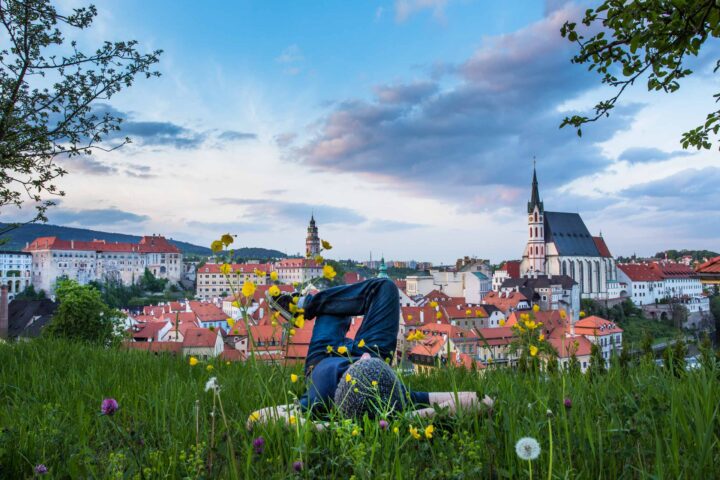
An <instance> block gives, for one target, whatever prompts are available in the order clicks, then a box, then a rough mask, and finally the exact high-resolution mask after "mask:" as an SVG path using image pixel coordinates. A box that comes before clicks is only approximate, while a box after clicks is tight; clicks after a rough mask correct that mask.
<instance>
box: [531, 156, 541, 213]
mask: <svg viewBox="0 0 720 480" xmlns="http://www.w3.org/2000/svg"><path fill="white" fill-rule="evenodd" d="M536 205H537V206H538V208H539V209H540V213H542V212H543V202H541V201H540V192H539V190H538V181H537V172H536V171H535V159H534V158H533V179H532V193H531V194H530V201H529V202H528V213H532V212H533V210H535V206H536Z"/></svg>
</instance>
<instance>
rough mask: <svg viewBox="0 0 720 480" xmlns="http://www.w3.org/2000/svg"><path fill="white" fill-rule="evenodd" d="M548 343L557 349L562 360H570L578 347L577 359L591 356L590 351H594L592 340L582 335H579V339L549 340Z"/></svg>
mask: <svg viewBox="0 0 720 480" xmlns="http://www.w3.org/2000/svg"><path fill="white" fill-rule="evenodd" d="M547 342H548V343H550V344H551V345H552V346H553V347H555V350H557V352H558V356H559V357H560V358H569V357H570V356H571V354H572V352H573V350H574V349H575V347H576V346H577V350H575V356H576V357H582V356H585V355H590V350H591V349H592V343H591V342H590V340H588V339H587V338H585V337H583V336H582V335H578V336H577V337H562V338H548V339H547Z"/></svg>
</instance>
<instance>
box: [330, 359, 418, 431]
mask: <svg viewBox="0 0 720 480" xmlns="http://www.w3.org/2000/svg"><path fill="white" fill-rule="evenodd" d="M348 375H349V377H348ZM348 380H349V381H348ZM373 382H377V384H375V385H374V384H373ZM404 393H405V389H404V388H403V386H402V383H401V382H400V379H399V378H398V376H397V375H396V374H395V372H394V371H393V369H392V368H390V367H389V366H388V365H387V364H386V363H385V362H384V361H382V360H381V359H379V358H364V359H361V360H358V361H356V362H355V363H353V364H352V365H350V368H348V369H347V372H346V374H345V375H344V376H343V378H341V379H340V382H339V383H338V386H337V389H336V390H335V405H336V407H337V409H338V410H339V411H340V413H341V414H342V415H343V416H345V417H347V418H360V417H362V416H363V415H364V414H365V413H367V414H368V416H369V417H370V418H375V417H378V416H385V415H387V414H388V413H390V412H392V411H394V410H398V409H401V408H402V407H403V405H404V398H403V395H404Z"/></svg>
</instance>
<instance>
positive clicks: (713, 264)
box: [695, 256, 720, 275]
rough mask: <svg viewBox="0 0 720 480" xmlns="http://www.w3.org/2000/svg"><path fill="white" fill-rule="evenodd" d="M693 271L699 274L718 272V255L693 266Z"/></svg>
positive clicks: (719, 270)
mask: <svg viewBox="0 0 720 480" xmlns="http://www.w3.org/2000/svg"><path fill="white" fill-rule="evenodd" d="M695 271H696V272H697V273H699V274H701V275H702V274H708V273H710V274H713V273H715V274H720V256H718V257H715V258H711V259H710V260H708V261H707V262H705V263H701V264H700V265H698V266H697V267H695Z"/></svg>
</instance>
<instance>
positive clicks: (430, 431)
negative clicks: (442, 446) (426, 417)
mask: <svg viewBox="0 0 720 480" xmlns="http://www.w3.org/2000/svg"><path fill="white" fill-rule="evenodd" d="M434 431H435V427H433V426H432V425H428V426H427V427H425V438H432V436H433V432H434Z"/></svg>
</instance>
